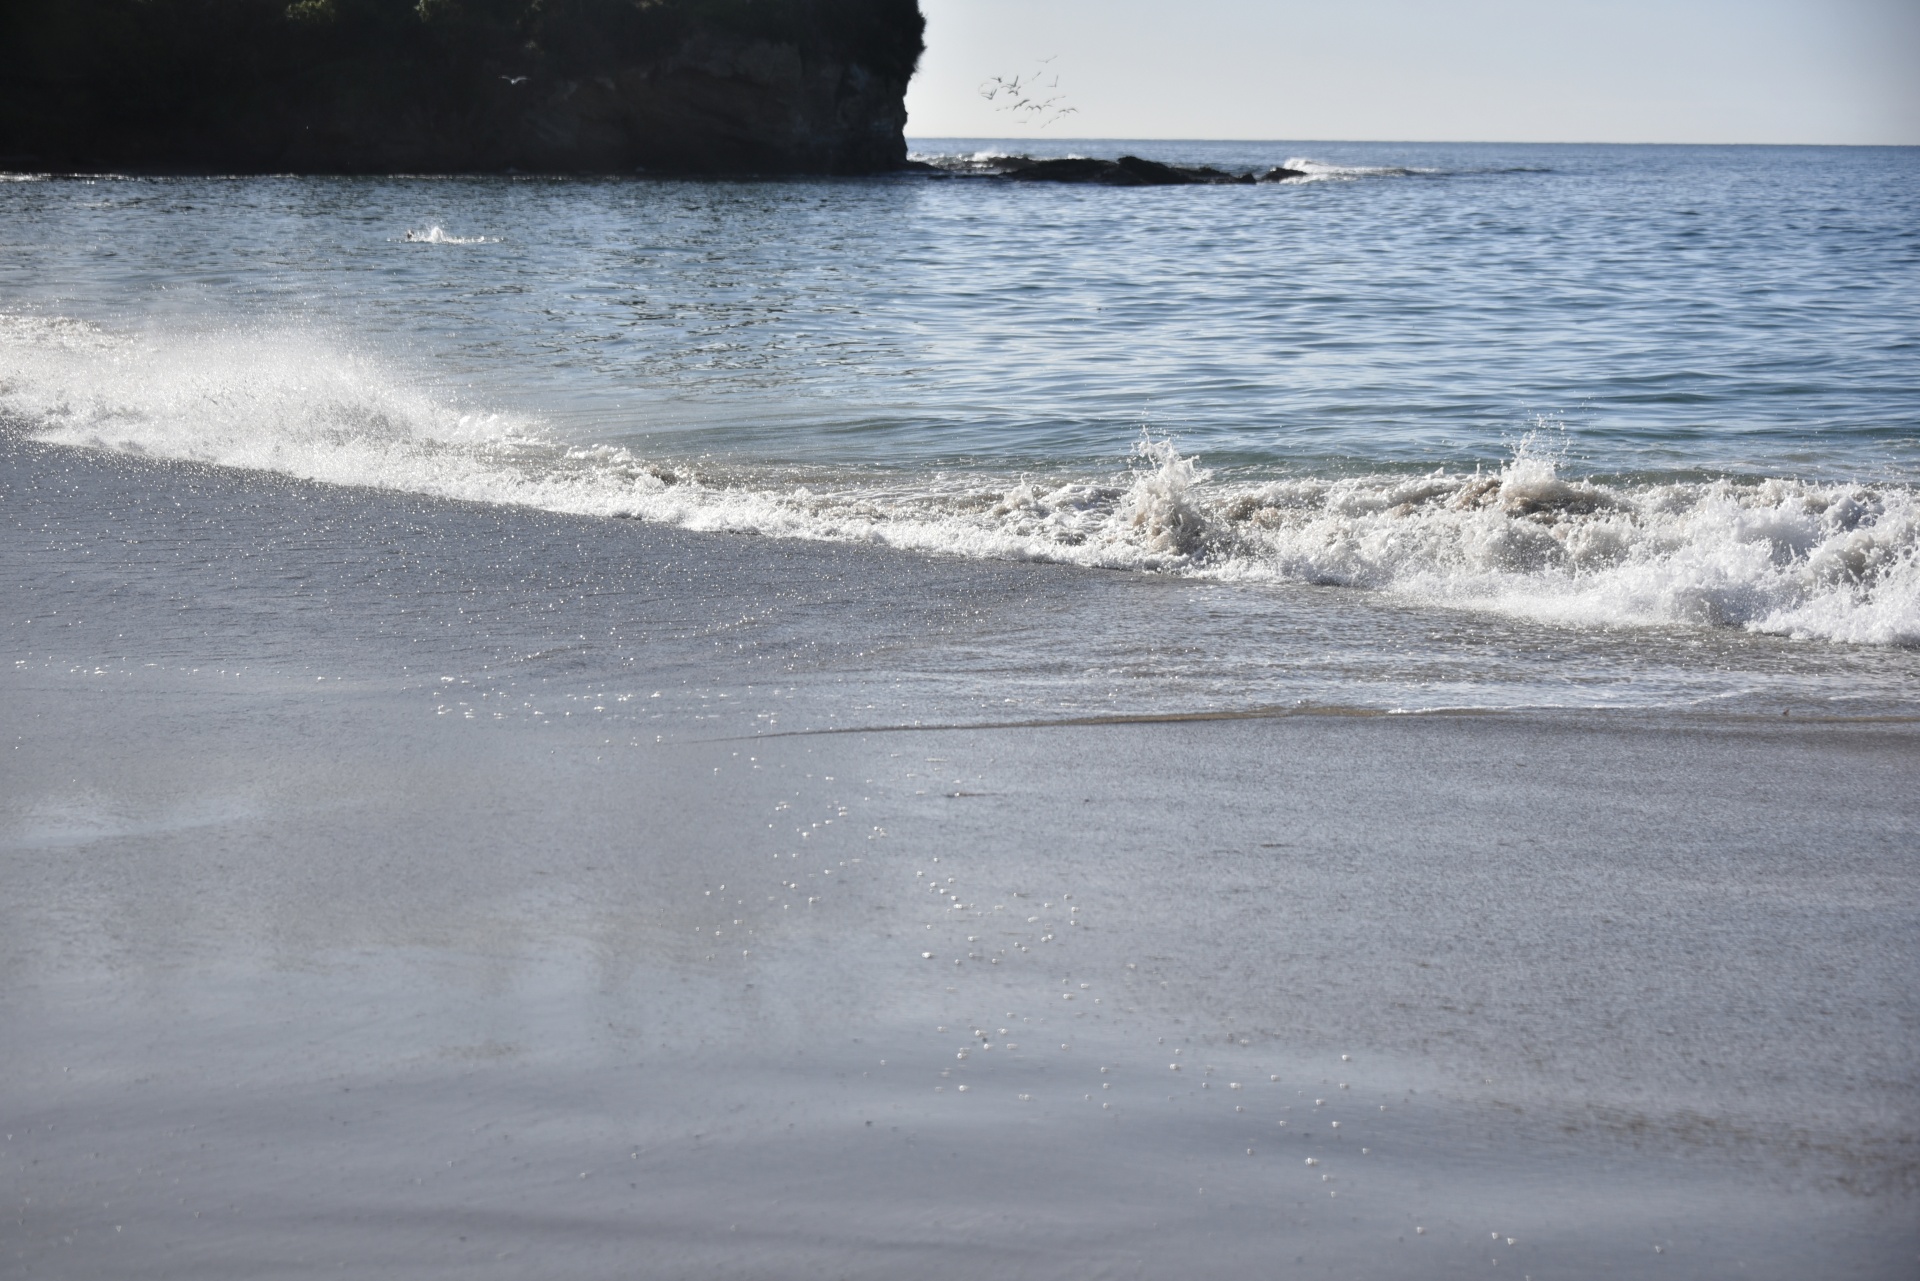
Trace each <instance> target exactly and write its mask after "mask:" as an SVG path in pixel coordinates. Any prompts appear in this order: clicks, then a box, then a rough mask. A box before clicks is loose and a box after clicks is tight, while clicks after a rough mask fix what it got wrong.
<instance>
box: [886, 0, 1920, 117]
mask: <svg viewBox="0 0 1920 1281" xmlns="http://www.w3.org/2000/svg"><path fill="white" fill-rule="evenodd" d="M921 8H922V10H923V11H924V12H925V13H926V15H927V53H926V57H925V58H924V59H922V61H921V64H920V73H919V75H918V76H916V77H915V79H914V82H913V85H912V88H911V89H910V90H909V92H908V94H907V111H908V124H907V133H908V135H909V136H910V137H922V138H926V137H994V138H1000V137H1014V138H1017V137H1046V136H1052V137H1063V138H1273V139H1296V138H1297V139H1382V140H1396V141H1481V142H1697V143H1733V142H1759V143H1852V144H1899V145H1920V0H921ZM996 76H997V77H1001V78H1003V79H1009V80H1012V79H1017V80H1018V83H1019V85H1020V87H1021V89H1022V90H1023V93H1022V94H1020V95H1016V96H1013V97H1009V96H1005V95H1003V96H1001V97H998V98H996V99H994V100H991V101H990V100H988V99H987V98H985V97H984V96H983V95H982V86H983V85H989V87H990V81H991V80H992V78H993V77H996ZM1035 88H1039V89H1040V92H1039V93H1038V94H1035V93H1034V92H1033V90H1034V89H1035ZM1020 97H1024V98H1025V100H1026V101H1027V102H1029V103H1031V104H1033V106H1032V107H1030V108H1027V109H1024V110H1017V111H1009V110H1004V109H1003V108H1004V107H1006V106H1007V105H1008V104H1009V102H1012V101H1017V100H1018V98H1020ZM1049 104H1050V105H1049ZM1069 107H1070V108H1072V110H1071V111H1070V112H1067V111H1065V110H1064V109H1065V108H1069ZM1035 108H1039V109H1037V110H1036V109H1035Z"/></svg>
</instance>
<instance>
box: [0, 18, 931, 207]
mask: <svg viewBox="0 0 1920 1281" xmlns="http://www.w3.org/2000/svg"><path fill="white" fill-rule="evenodd" d="M923 31H924V20H923V19H922V17H921V14H920V11H919V5H918V2H917V0H291V2H289V0H0V165H4V166H8V167H14V168H19V167H37V168H87V167H102V166H111V167H125V168H139V169H161V170H165V169H186V170H204V169H223V170H235V171H260V170H276V169H283V170H295V171H307V172H321V171H343V172H354V171H392V170H396V169H410V170H435V171H448V170H471V169H480V170H487V169H504V168H519V169H527V170H568V169H590V170H619V171H625V170H631V169H633V168H637V167H646V168H661V169H672V170H687V171H726V170H744V169H756V170H776V171H809V170H812V171H852V172H857V171H866V170H873V169H882V168H887V167H890V166H891V165H896V164H899V163H901V162H902V161H904V159H905V144H904V140H903V139H902V138H901V136H900V135H901V130H902V128H903V126H904V123H905V111H904V106H903V103H904V97H905V92H906V84H907V81H908V80H909V78H911V76H912V74H913V70H914V66H915V64H916V63H917V61H918V59H919V56H920V52H921V49H922V33H923Z"/></svg>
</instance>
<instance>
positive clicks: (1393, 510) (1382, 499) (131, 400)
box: [0, 316, 1920, 645]
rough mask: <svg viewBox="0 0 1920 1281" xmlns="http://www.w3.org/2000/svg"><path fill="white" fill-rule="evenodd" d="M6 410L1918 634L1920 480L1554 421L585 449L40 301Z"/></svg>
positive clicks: (210, 442) (328, 375)
mask: <svg viewBox="0 0 1920 1281" xmlns="http://www.w3.org/2000/svg"><path fill="white" fill-rule="evenodd" d="M0 414H4V415H5V417H6V419H8V420H10V421H12V422H13V423H14V424H16V425H17V426H18V427H20V428H21V429H24V430H25V431H26V432H27V433H28V435H29V436H30V437H31V438H33V439H36V440H40V441H45V442H48V443H55V444H61V445H68V446H74V447H81V448H93V449H105V450H116V451H120V452H125V453H132V454H139V455H143V456H147V457H152V458H164V459H172V460H176V461H181V462H193V463H206V464H213V465H216V466H223V467H237V468H246V469H252V470H259V471H269V472H278V473H282V474H285V475H289V476H295V477H299V478H301V479H304V480H313V481H323V482H326V483H329V484H341V485H366V486H374V487H379V488H388V489H397V490H403V491H407V492H413V493H420V494H427V495H432V496H434V497H439V498H447V499H454V500H460V501H466V502H481V503H506V504H515V505H522V506H530V507H538V508H543V509H546V510H549V511H555V512H565V513H570V514H575V515H583V516H597V517H609V518H628V519H640V520H649V521H657V522H660V523H664V524H671V525H677V526H681V527H684V528H688V529H696V530H711V531H728V532H734V533H749V534H763V535H769V536H775V537H788V538H811V539H826V540H846V541H857V542H871V543H880V544H885V545H887V546H891V547H898V548H902V549H907V550H913V551H920V552H933V553H943V554H950V555H959V556H975V557H986V558H997V559H1008V560H1032V561H1054V562H1059V563H1062V564H1070V565H1081V566H1086V567H1090V568H1099V569H1114V570H1133V571H1141V572H1158V573H1172V574H1184V575H1194V576H1204V577H1212V578H1218V579H1223V580H1227V581H1234V582H1247V583H1257V582H1260V581H1263V580H1268V579H1281V580H1289V581H1295V582H1305V583H1316V584H1327V585H1338V586H1343V587H1354V588H1367V589H1373V590H1378V591H1383V592H1388V593H1392V594H1395V595H1398V596H1401V597H1405V598H1407V599H1410V600H1415V601H1419V602H1423V603H1429V604H1436V605H1445V606H1453V607H1460V608H1467V609H1481V610H1490V611H1497V612H1501V613H1506V614H1510V615H1513V616H1516V617H1523V618H1529V619H1535V620H1540V621H1546V622H1553V623H1559V624H1565V625H1569V626H1592V627H1631V626H1662V625H1676V624H1678V625H1695V626H1708V627H1711V626H1737V627H1744V628H1747V629H1749V630H1751V631H1755V632H1762V633H1773V634H1778V635H1783V636H1790V637H1794V638H1797V639H1808V640H1814V639H1817V640H1827V641H1839V642H1846V643H1851V644H1868V645H1911V644H1916V643H1920V507H1916V503H1915V493H1914V490H1913V488H1912V487H1910V486H1905V485H1893V484H1879V485H1837V484H1831V483H1816V482H1807V481H1800V480H1793V479H1780V478H1767V479H1761V480H1732V479H1716V480H1692V481H1669V482H1666V483H1649V482H1644V481H1642V482H1639V483H1634V482H1630V481H1615V482H1612V483H1604V482H1601V481H1597V480H1578V479H1570V478H1567V477H1565V476H1563V475H1562V474H1561V473H1562V462H1561V460H1560V459H1558V458H1557V457H1556V456H1555V455H1554V454H1553V453H1552V452H1550V450H1551V448H1552V447H1551V446H1550V445H1549V444H1546V443H1543V440H1542V435H1543V434H1544V433H1534V434H1529V435H1527V436H1525V437H1523V438H1521V439H1520V441H1519V442H1518V443H1517V444H1515V446H1514V447H1513V449H1512V453H1511V456H1510V457H1509V458H1508V459H1506V460H1505V461H1504V462H1500V463H1497V464H1495V465H1493V466H1490V467H1487V468H1475V469H1474V470H1473V471H1470V472H1469V471H1462V470H1455V469H1449V468H1446V467H1440V468H1436V469H1435V470H1433V471H1431V472H1428V473H1424V474H1420V475H1406V474H1402V473H1391V472H1389V473H1378V472H1375V473H1366V474H1360V475H1349V476H1305V477H1297V478H1296V477H1288V476H1282V477H1280V478H1275V479H1233V478H1223V477H1219V476H1216V475H1215V474H1214V473H1213V472H1211V471H1209V470H1208V469H1207V468H1206V467H1204V466H1203V465H1202V460H1199V459H1196V458H1191V457H1186V456H1183V455H1182V454H1181V453H1180V452H1179V448H1178V445H1177V443H1176V442H1174V441H1171V440H1167V439H1156V438H1153V437H1151V436H1147V437H1145V438H1143V439H1142V440H1141V441H1140V442H1139V443H1138V444H1137V446H1136V447H1135V449H1134V451H1133V457H1132V459H1131V460H1125V461H1129V462H1130V463H1131V466H1125V465H1117V466H1116V469H1115V470H1114V471H1112V472H1110V473H1108V474H1105V475H1081V476H1059V475H1056V476H1052V477H1048V478H1045V479H1042V478H1038V477H1033V476H1020V477H1004V476H1003V477H995V476H992V475H978V474H953V473H945V474H941V473H935V474H921V475H914V474H911V473H908V474H901V472H900V471H899V469H894V470H893V471H892V474H886V473H882V472H880V471H879V469H866V470H865V471H864V472H862V473H856V474H854V475H851V476H849V475H845V474H833V473H831V472H827V471H825V470H824V469H818V470H819V471H820V474H816V475H812V476H806V477H801V478H793V477H789V476H784V475H782V474H781V473H780V472H779V471H777V470H775V469H770V468H766V467H759V468H755V467H753V466H751V465H745V464H738V463H735V464H732V465H726V464H718V463H709V462H707V461H705V460H701V459H697V458H695V459H684V458H682V459H674V458H648V457H644V456H641V455H639V454H636V453H635V452H634V451H633V450H632V449H629V448H625V447H621V446H614V445H604V444H602V445H591V446H583V445H570V444H567V443H565V442H563V441H561V440H559V439H557V438H556V436H555V434H554V433H553V431H552V430H551V428H550V427H549V426H548V425H547V424H544V423H542V422H540V421H538V420H537V419H532V418H528V417H525V416H515V415H512V414H501V413H488V412H478V411H474V410H466V409H463V408H461V407H460V406H458V405H456V404H452V403H448V402H447V401H446V400H444V399H443V398H439V397H436V396H434V395H432V394H429V393H427V392H424V391H422V390H420V389H418V388H416V387H410V386H409V385H408V384H407V383H406V381H405V380H404V379H403V378H402V377H400V376H399V375H397V374H396V373H395V371H392V370H390V369H386V368H383V367H382V365H381V362H380V361H379V360H377V359H374V358H369V357H364V356H355V355H353V354H350V353H349V352H344V351H342V350H340V349H339V348H338V347H337V346H333V345H331V344H329V343H328V342H327V341H326V340H324V339H321V338H317V337H315V336H312V335H286V334H282V335H269V336H254V335H244V334H242V335H235V334H208V335H198V336H193V337H187V338H173V339H166V338H162V339H153V338H129V337H122V336H118V335H113V334H110V333H107V332H105V331H103V330H101V329H100V328H98V327H97V326H93V325H88V324H83V323H79V322H73V321H36V320H28V319H24V318H21V317H18V316H12V317H0ZM1116 462H1117V463H1120V462H1121V460H1116Z"/></svg>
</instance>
